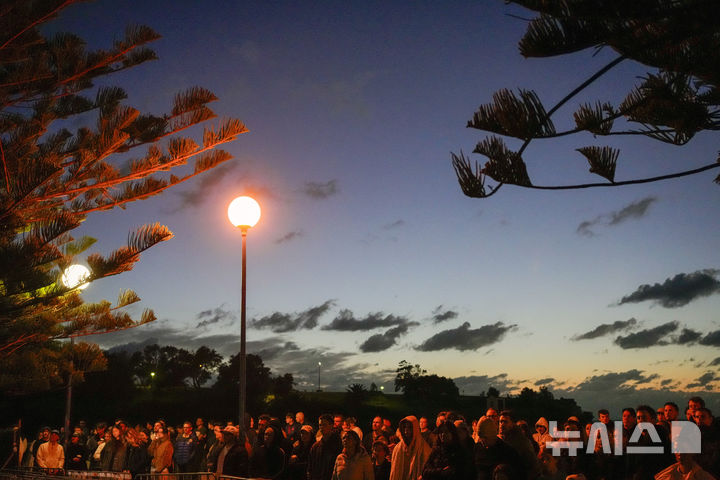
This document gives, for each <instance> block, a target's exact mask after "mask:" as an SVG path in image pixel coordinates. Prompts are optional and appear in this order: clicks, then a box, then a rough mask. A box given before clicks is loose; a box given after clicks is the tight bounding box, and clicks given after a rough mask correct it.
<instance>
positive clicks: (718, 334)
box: [698, 330, 720, 347]
mask: <svg viewBox="0 0 720 480" xmlns="http://www.w3.org/2000/svg"><path fill="white" fill-rule="evenodd" d="M698 343H699V344H700V345H707V346H710V347H720V330H715V331H714V332H710V333H708V334H707V335H705V336H704V337H703V338H701V339H700V341H699V342H698Z"/></svg>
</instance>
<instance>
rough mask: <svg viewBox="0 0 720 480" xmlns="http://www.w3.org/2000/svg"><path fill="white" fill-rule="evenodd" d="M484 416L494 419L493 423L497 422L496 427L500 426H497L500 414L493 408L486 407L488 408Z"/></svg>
mask: <svg viewBox="0 0 720 480" xmlns="http://www.w3.org/2000/svg"><path fill="white" fill-rule="evenodd" d="M485 416H486V417H487V418H489V419H491V420H492V421H494V422H495V423H497V424H498V429H499V428H500V427H499V425H500V414H499V413H498V411H497V410H495V409H494V408H492V407H490V408H488V409H487V410H486V411H485Z"/></svg>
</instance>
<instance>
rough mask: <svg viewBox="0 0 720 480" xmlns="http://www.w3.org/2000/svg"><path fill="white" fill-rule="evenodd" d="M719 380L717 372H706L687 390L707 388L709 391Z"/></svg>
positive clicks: (689, 385)
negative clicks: (712, 384)
mask: <svg viewBox="0 0 720 480" xmlns="http://www.w3.org/2000/svg"><path fill="white" fill-rule="evenodd" d="M718 380H720V377H718V375H717V374H716V373H715V372H705V373H704V374H702V375H700V376H699V377H698V378H697V380H695V381H694V382H693V383H688V384H687V387H685V388H707V389H708V390H709V389H710V388H711V385H710V384H711V383H713V382H716V381H718Z"/></svg>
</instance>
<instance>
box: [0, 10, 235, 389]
mask: <svg viewBox="0 0 720 480" xmlns="http://www.w3.org/2000/svg"><path fill="white" fill-rule="evenodd" d="M78 1H79V0H8V1H6V2H4V4H3V8H2V15H0V109H1V110H0V112H1V113H0V361H1V362H2V365H3V368H2V369H1V370H0V390H2V391H5V392H15V393H19V392H23V391H28V390H32V389H44V388H49V387H51V386H53V385H57V384H59V383H65V382H66V381H67V378H68V376H72V377H73V378H79V377H81V376H82V370H80V366H79V364H77V363H75V364H71V363H70V359H71V358H73V357H75V356H78V355H80V352H81V353H82V355H84V356H85V357H87V358H84V366H83V368H89V369H96V368H102V366H103V359H102V354H101V352H100V350H99V349H97V348H94V349H93V348H92V346H91V345H90V344H87V343H81V342H78V343H74V344H71V343H68V342H66V343H60V342H58V340H61V339H67V338H73V337H80V336H85V335H90V334H94V333H103V332H108V331H115V330H119V329H124V328H130V327H134V326H138V325H142V324H144V323H147V322H150V321H153V320H154V319H155V316H154V314H153V312H152V311H151V310H145V311H144V312H143V313H142V315H141V316H140V318H136V319H133V318H132V317H131V316H130V315H129V314H128V313H127V312H126V311H124V310H123V307H126V306H128V305H130V304H132V303H135V302H137V301H138V300H139V297H138V296H137V295H136V294H135V293H134V292H132V291H123V292H120V294H119V297H118V300H117V301H116V303H115V305H112V304H111V303H110V302H107V301H103V302H99V303H93V304H86V303H84V302H83V300H82V298H81V297H80V295H79V294H78V292H77V291H76V290H73V289H71V288H68V287H66V286H64V285H63V284H62V282H60V278H61V275H62V272H63V271H64V269H65V268H66V267H68V266H69V265H70V264H71V263H72V262H73V259H74V257H75V256H76V255H78V254H80V253H82V252H83V251H85V250H86V249H88V248H89V247H90V246H91V245H92V244H93V242H94V240H93V239H91V238H88V237H81V238H78V239H75V238H74V237H73V236H72V235H71V232H72V230H74V229H75V228H77V227H78V226H79V225H80V224H81V223H82V222H83V221H84V220H85V219H86V217H87V215H89V214H90V213H93V212H97V211H101V210H108V209H112V208H115V207H121V208H123V207H124V206H125V205H126V204H127V203H128V202H132V201H135V200H141V199H146V198H148V197H151V196H153V195H156V194H158V193H161V192H163V191H164V190H166V189H168V188H170V187H171V186H174V185H177V184H178V183H180V182H183V181H185V180H187V179H189V178H192V177H194V176H195V175H198V174H200V173H202V172H204V171H206V170H208V169H210V168H213V167H215V166H216V165H218V164H220V163H221V162H224V161H226V160H228V159H230V158H231V157H230V155H229V154H228V153H227V152H225V151H222V150H219V149H216V148H215V147H217V146H218V145H221V144H223V143H226V142H230V141H232V140H235V139H236V137H237V136H238V135H239V134H241V133H244V132H246V131H247V130H246V128H245V126H244V125H243V124H242V123H241V122H240V121H238V120H235V119H229V120H225V121H223V122H222V123H221V124H220V125H219V126H217V127H211V128H206V129H205V131H204V133H203V138H202V143H201V144H197V143H196V142H195V141H194V140H192V139H191V138H188V137H181V136H178V135H177V134H178V133H179V132H182V131H183V130H186V129H188V128H190V127H192V126H193V125H197V124H199V123H201V122H204V121H206V120H209V119H211V118H213V117H214V116H215V115H214V113H213V112H212V111H211V110H210V109H209V108H208V107H207V104H208V103H209V102H212V101H214V100H216V97H215V96H214V95H213V94H212V93H211V92H209V91H208V90H205V89H203V88H200V87H193V88H190V89H188V90H187V91H185V92H181V93H179V94H177V95H176V97H175V99H174V104H173V105H172V107H171V111H170V112H169V113H167V114H163V115H154V114H146V113H141V112H140V111H138V110H136V109H135V108H133V107H131V106H128V105H124V104H123V101H124V100H125V99H126V98H127V95H126V93H125V91H124V90H123V89H122V88H119V87H116V86H102V87H96V86H94V84H93V81H94V80H96V79H97V78H99V77H104V76H108V75H112V74H114V73H117V72H120V71H123V70H125V69H128V68H132V67H135V66H137V65H139V64H141V63H144V62H146V61H149V60H154V59H155V58H156V56H155V54H154V52H153V51H152V50H150V49H149V48H147V47H146V45H147V44H148V43H150V42H152V41H154V40H156V39H158V38H159V35H158V34H157V33H156V32H154V31H153V30H152V29H150V28H148V27H145V26H133V27H129V28H128V29H127V31H126V33H125V38H123V39H122V40H118V41H116V42H115V43H114V44H113V45H112V46H111V47H110V48H108V49H104V50H97V51H88V50H86V48H85V44H84V42H83V40H82V39H81V38H79V37H78V36H76V35H74V34H71V33H59V34H56V35H55V36H53V37H51V38H45V37H44V36H43V35H42V34H41V33H40V30H39V27H40V26H42V25H43V24H44V23H46V22H48V21H49V20H51V19H52V18H54V17H55V16H56V15H57V14H58V12H59V11H60V10H62V9H63V8H66V7H67V6H69V5H71V4H73V3H78ZM138 151H140V152H138ZM136 153H139V154H140V155H139V156H136V157H134V158H132V157H131V156H132V155H133V154H136ZM189 161H194V168H191V169H190V170H189V171H184V172H180V171H179V170H178V168H179V167H182V166H184V165H186V164H187V163H188V162H189ZM172 236H173V234H172V232H170V230H169V229H168V228H167V227H165V226H162V225H159V224H153V225H145V226H142V227H140V228H139V229H138V230H136V231H134V232H131V233H130V234H129V235H128V242H127V245H126V246H123V247H120V248H118V249H117V250H115V251H114V252H112V253H111V254H109V255H107V256H102V255H100V254H97V253H93V254H91V255H89V256H88V257H87V263H88V265H89V266H90V268H91V274H90V277H89V278H88V279H86V280H87V281H90V282H92V281H95V280H98V279H100V278H103V277H108V276H111V275H116V274H119V273H122V272H125V271H128V270H131V269H132V268H133V266H134V264H135V263H136V262H137V261H138V260H139V258H140V254H141V253H142V252H144V251H145V250H147V249H148V248H150V247H152V246H154V245H156V244H158V243H160V242H163V241H165V240H169V239H170V238H172ZM73 351H74V352H73ZM91 353H94V357H93V356H92V355H91Z"/></svg>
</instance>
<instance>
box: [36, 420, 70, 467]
mask: <svg viewBox="0 0 720 480" xmlns="http://www.w3.org/2000/svg"><path fill="white" fill-rule="evenodd" d="M59 440H60V432H59V431H57V430H51V431H50V439H49V440H48V441H47V442H45V443H43V444H42V445H40V448H38V451H37V456H36V461H37V466H38V467H40V468H44V469H46V470H47V471H48V472H50V473H53V472H57V471H58V470H62V469H63V467H64V466H65V450H64V449H63V447H62V445H60V444H59V443H58V441H59Z"/></svg>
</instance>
